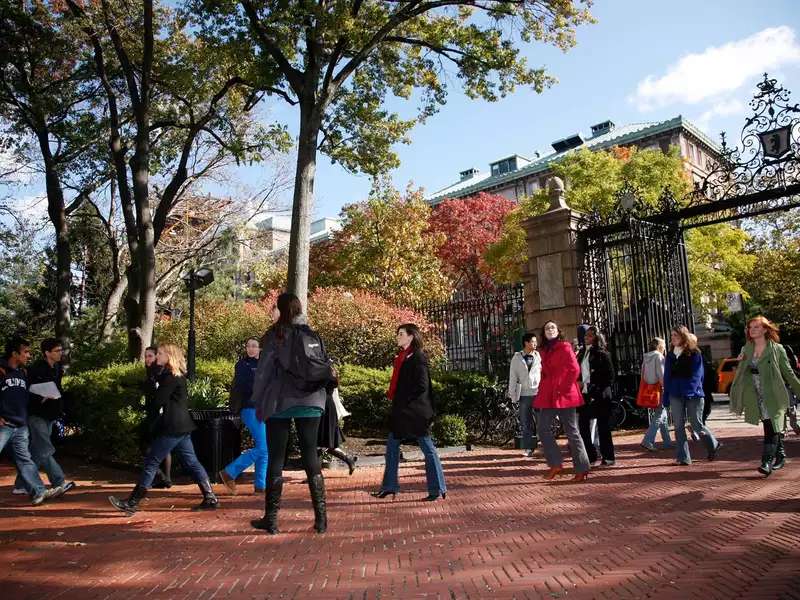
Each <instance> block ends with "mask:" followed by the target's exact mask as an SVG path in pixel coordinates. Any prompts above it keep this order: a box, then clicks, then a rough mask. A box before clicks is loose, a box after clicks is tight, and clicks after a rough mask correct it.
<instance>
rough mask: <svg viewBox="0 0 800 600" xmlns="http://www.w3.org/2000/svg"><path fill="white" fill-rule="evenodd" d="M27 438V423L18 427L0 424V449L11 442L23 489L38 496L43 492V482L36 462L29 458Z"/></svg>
mask: <svg viewBox="0 0 800 600" xmlns="http://www.w3.org/2000/svg"><path fill="white" fill-rule="evenodd" d="M28 439H29V433H28V426H27V425H20V426H19V427H12V426H11V425H3V426H0V451H2V450H3V448H5V447H6V445H7V444H9V443H10V444H11V452H12V454H13V456H14V462H15V463H16V464H17V469H19V474H20V475H21V476H22V481H23V483H24V487H25V489H26V490H27V491H28V493H29V494H30V495H31V496H38V495H40V494H43V493H44V484H43V483H42V479H41V477H39V469H37V468H36V463H34V462H33V459H32V458H31V452H30V450H29V449H28Z"/></svg>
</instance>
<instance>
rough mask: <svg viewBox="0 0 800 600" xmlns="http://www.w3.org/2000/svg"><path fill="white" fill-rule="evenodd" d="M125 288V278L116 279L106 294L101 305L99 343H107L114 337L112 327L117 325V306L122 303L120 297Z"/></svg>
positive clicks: (126, 282)
mask: <svg viewBox="0 0 800 600" xmlns="http://www.w3.org/2000/svg"><path fill="white" fill-rule="evenodd" d="M127 287H128V280H127V278H123V277H118V278H117V279H116V280H115V281H114V286H113V287H112V288H111V292H110V293H109V294H108V297H107V298H106V301H105V303H104V304H103V330H102V332H101V334H100V336H101V337H100V341H102V342H108V341H109V340H111V337H112V336H113V335H114V326H115V325H116V324H117V313H118V312H119V305H120V303H121V302H122V295H123V294H124V293H125V288H127Z"/></svg>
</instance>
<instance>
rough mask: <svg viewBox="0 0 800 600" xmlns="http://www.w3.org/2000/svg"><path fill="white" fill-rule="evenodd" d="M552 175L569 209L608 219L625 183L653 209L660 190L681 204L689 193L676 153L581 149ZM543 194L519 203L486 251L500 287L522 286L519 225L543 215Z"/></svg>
mask: <svg viewBox="0 0 800 600" xmlns="http://www.w3.org/2000/svg"><path fill="white" fill-rule="evenodd" d="M553 174H554V175H556V176H558V177H561V178H562V179H563V180H564V182H565V184H566V186H567V203H568V204H569V205H570V206H571V207H572V208H574V209H575V210H579V211H582V212H587V213H588V212H595V211H596V212H599V213H600V214H601V215H606V214H608V213H609V212H611V211H612V210H613V209H614V207H615V206H616V203H617V195H618V193H619V191H620V189H622V188H623V186H624V185H625V184H626V183H627V184H628V185H630V186H632V187H633V188H635V189H636V191H637V194H638V196H639V198H640V200H641V201H642V202H644V203H645V204H649V205H655V204H656V203H657V202H658V200H659V198H660V197H661V194H662V193H663V191H664V189H666V188H669V189H671V190H672V192H673V194H674V195H675V196H676V197H678V198H680V197H683V195H684V194H686V193H687V192H688V191H689V189H690V184H689V180H688V178H687V176H686V174H685V171H684V169H683V160H682V159H681V157H680V154H679V153H678V149H677V148H674V147H673V148H671V149H670V151H669V152H666V153H665V152H661V151H660V150H639V149H637V148H635V147H630V148H629V147H615V148H612V149H610V150H603V151H598V152H592V151H591V150H588V149H586V148H581V149H580V150H577V151H575V152H572V153H569V154H567V155H566V156H565V157H564V158H563V159H561V160H560V161H559V162H557V163H555V164H554V165H553ZM548 205H549V201H548V197H547V192H546V191H545V190H539V191H538V192H536V193H535V194H533V195H531V196H529V197H528V198H526V199H524V200H522V202H520V205H519V206H518V207H517V208H516V209H515V210H514V211H512V212H511V213H510V214H509V215H508V216H507V217H506V222H505V226H504V229H503V234H502V236H501V237H500V239H499V240H498V241H497V242H496V243H495V244H493V245H492V246H490V247H489V249H488V251H487V254H486V261H487V263H488V264H489V265H490V266H491V268H492V270H493V272H494V275H495V277H497V278H498V280H500V281H505V282H508V283H513V282H517V281H520V279H521V277H522V274H521V272H520V268H521V266H522V264H523V263H524V262H525V261H524V260H523V259H521V257H525V256H527V251H528V249H527V242H526V240H525V231H524V229H523V228H522V222H523V221H524V220H525V219H527V218H529V217H533V216H536V215H540V214H542V213H543V212H545V211H546V210H547V207H548Z"/></svg>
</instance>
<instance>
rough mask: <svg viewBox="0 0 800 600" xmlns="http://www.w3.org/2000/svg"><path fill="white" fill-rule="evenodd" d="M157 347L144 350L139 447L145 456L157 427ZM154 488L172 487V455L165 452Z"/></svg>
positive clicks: (159, 366)
mask: <svg viewBox="0 0 800 600" xmlns="http://www.w3.org/2000/svg"><path fill="white" fill-rule="evenodd" d="M157 352H158V348H156V347H155V346H148V347H147V348H146V349H145V351H144V368H145V375H146V377H145V380H144V381H143V382H142V386H141V387H142V392H143V393H144V414H145V416H144V419H143V420H142V424H141V430H140V434H141V436H140V437H141V448H142V454H143V455H144V456H147V455H148V454H149V453H150V444H152V443H153V439H154V437H155V433H156V428H157V427H158V419H159V416H160V415H159V414H158V410H159V407H158V405H157V404H156V392H157V391H158V378H159V376H160V375H161V373H163V371H164V367H162V366H161V365H159V364H158V363H157V362H156V353H157ZM153 487H154V488H167V489H168V488H171V487H172V455H171V454H167V455H166V456H165V457H164V462H162V463H161V468H160V469H159V470H158V473H157V476H156V479H155V481H154V483H153Z"/></svg>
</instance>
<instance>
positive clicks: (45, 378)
mask: <svg viewBox="0 0 800 600" xmlns="http://www.w3.org/2000/svg"><path fill="white" fill-rule="evenodd" d="M40 348H41V350H42V358H40V359H39V360H37V361H36V362H35V363H33V365H32V366H31V368H30V369H28V386H29V387H30V386H35V385H37V384H52V385H53V386H54V387H55V389H54V390H53V392H54V393H53V394H52V395H53V396H55V395H56V393H57V394H58V397H57V398H51V397H47V396H42V395H40V394H36V393H34V392H32V391H31V392H30V393H29V397H28V431H30V450H31V457H32V458H33V462H34V463H36V466H37V467H38V468H39V469H42V470H43V471H44V472H45V473H47V479H48V480H49V481H50V487H51V488H52V489H53V490H54V495H55V496H60V495H62V494H63V493H64V492H66V491H68V490H70V489H72V488H73V487H75V483H74V482H72V481H70V482H67V481H66V480H65V478H64V471H63V469H62V468H61V465H59V464H58V462H57V461H56V459H55V453H56V449H55V447H54V446H53V441H52V438H51V436H52V433H53V426H54V425H55V423H56V421H57V420H58V419H60V418H61V416H62V415H63V413H64V403H63V400H62V394H63V389H62V388H61V378H62V377H63V375H64V369H63V367H62V365H61V354H62V352H63V347H62V345H61V342H59V341H58V340H57V339H56V338H45V339H44V340H43V341H42V343H41V346H40ZM25 491H26V490H25V482H24V480H23V478H22V475H21V474H20V473H18V474H17V480H16V482H14V492H15V493H20V492H25Z"/></svg>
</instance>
